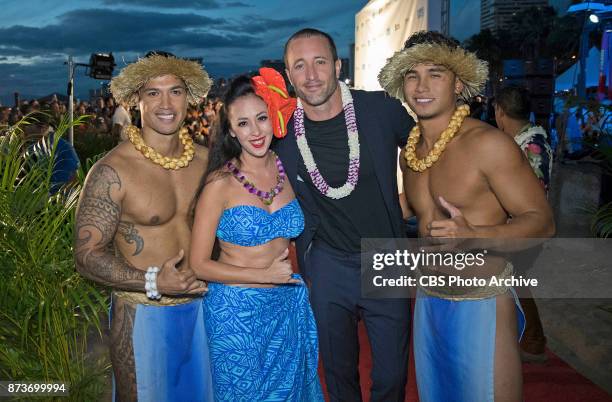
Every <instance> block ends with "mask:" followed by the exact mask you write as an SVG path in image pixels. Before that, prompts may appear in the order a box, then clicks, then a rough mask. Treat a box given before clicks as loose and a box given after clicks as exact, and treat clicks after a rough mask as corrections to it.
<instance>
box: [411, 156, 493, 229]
mask: <svg viewBox="0 0 612 402" xmlns="http://www.w3.org/2000/svg"><path fill="white" fill-rule="evenodd" d="M404 191H405V194H406V199H407V200H408V203H409V205H410V208H411V209H412V210H413V211H414V213H415V214H416V215H417V217H418V218H419V221H420V222H422V223H423V224H425V225H426V224H427V223H429V222H430V221H431V220H434V219H444V218H447V217H448V215H447V214H446V212H445V211H444V209H443V208H442V207H441V205H440V197H443V198H444V199H445V200H446V201H448V202H450V203H451V204H453V205H454V206H456V207H457V208H459V209H460V210H462V211H463V213H464V214H465V215H466V216H467V215H468V214H471V213H473V212H472V211H474V210H476V209H478V208H479V205H480V203H481V200H482V198H483V197H485V198H486V197H487V194H488V193H489V194H491V193H490V189H489V186H488V183H487V181H486V179H485V177H484V176H483V174H482V173H481V172H480V170H479V168H478V164H477V161H475V160H474V159H473V156H472V155H470V154H469V153H468V152H463V151H462V150H461V149H460V148H454V149H450V147H449V149H447V150H446V151H445V152H444V153H443V154H442V156H441V158H440V159H439V160H438V161H437V162H436V163H435V164H434V165H433V166H431V167H430V168H429V169H427V170H425V171H424V172H415V171H413V170H411V169H410V168H407V169H406V170H405V173H404ZM491 195H492V194H491Z"/></svg>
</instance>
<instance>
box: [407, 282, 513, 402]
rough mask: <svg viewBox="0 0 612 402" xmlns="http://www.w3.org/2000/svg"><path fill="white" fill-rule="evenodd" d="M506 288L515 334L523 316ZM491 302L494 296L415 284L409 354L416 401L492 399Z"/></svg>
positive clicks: (493, 312) (493, 316) (493, 306)
mask: <svg viewBox="0 0 612 402" xmlns="http://www.w3.org/2000/svg"><path fill="white" fill-rule="evenodd" d="M510 291H511V293H512V296H513V297H514V300H515V303H516V309H517V317H518V320H517V325H518V334H519V339H520V337H521V336H522V334H523V330H524V329H525V316H524V314H523V311H522V310H521V307H520V303H519V301H518V297H517V296H516V293H515V292H514V290H512V289H511V290H510ZM496 306H497V305H496V298H495V297H491V298H486V299H481V300H462V301H453V300H447V299H441V298H438V297H434V296H430V295H427V294H426V293H425V292H423V291H422V290H420V289H419V290H418V292H417V300H416V304H415V309H414V360H415V369H416V377H417V386H418V389H419V400H420V401H421V402H448V401H453V402H475V401H478V402H493V398H494V382H493V381H494V378H493V376H494V364H495V327H496V325H495V319H496V311H497V310H496V308H497V307H496ZM517 342H518V340H517Z"/></svg>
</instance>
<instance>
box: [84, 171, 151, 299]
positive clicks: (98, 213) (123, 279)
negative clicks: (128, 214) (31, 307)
mask: <svg viewBox="0 0 612 402" xmlns="http://www.w3.org/2000/svg"><path fill="white" fill-rule="evenodd" d="M120 189H121V179H120V178H119V175H118V174H117V172H116V171H115V169H113V168H112V167H111V166H109V165H104V164H102V165H98V166H95V167H94V168H93V170H92V171H91V172H90V176H89V177H88V179H87V182H86V183H85V187H84V188H83V192H82V194H81V199H80V201H79V207H78V209H77V213H76V229H75V261H76V267H77V270H78V271H79V272H80V273H81V274H82V275H83V276H85V277H86V278H89V279H91V280H93V281H95V282H98V283H101V284H103V285H106V286H110V287H113V288H118V289H127V290H142V289H144V284H145V277H144V275H145V272H144V271H141V270H139V269H137V268H135V267H134V266H133V265H131V264H130V263H129V262H128V261H126V260H125V258H122V257H121V256H119V257H117V256H115V254H114V253H113V251H112V250H113V247H111V246H112V242H113V238H114V236H115V233H116V232H117V230H118V229H119V232H120V233H122V234H123V236H124V237H125V238H126V241H127V242H128V243H131V242H136V253H135V254H134V255H136V254H137V253H139V252H140V250H141V249H142V238H141V237H140V236H139V235H138V232H137V231H135V230H133V231H130V230H127V231H125V230H123V231H121V229H120V226H121V224H122V222H121V221H120V217H121V205H120V204H119V203H118V202H117V201H116V200H114V199H113V198H112V196H111V190H120ZM125 223H127V222H124V224H125ZM124 227H128V228H129V226H125V225H124ZM131 229H133V227H132V228H131ZM139 242H140V243H139Z"/></svg>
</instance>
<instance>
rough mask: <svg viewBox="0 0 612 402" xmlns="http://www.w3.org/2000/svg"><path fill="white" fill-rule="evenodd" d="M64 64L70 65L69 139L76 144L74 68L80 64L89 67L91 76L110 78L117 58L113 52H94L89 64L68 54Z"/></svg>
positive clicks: (72, 143) (103, 78)
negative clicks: (80, 61)
mask: <svg viewBox="0 0 612 402" xmlns="http://www.w3.org/2000/svg"><path fill="white" fill-rule="evenodd" d="M64 64H67V65H68V94H67V95H68V115H69V119H70V127H68V141H70V144H71V145H74V127H73V122H74V70H76V68H77V67H78V66H81V67H87V68H89V76H90V77H91V78H95V79H102V80H110V79H111V77H112V75H113V68H114V67H115V59H114V58H113V54H112V53H109V54H104V53H94V54H92V55H91V58H90V59H89V64H84V63H75V62H74V61H73V60H72V56H70V55H69V56H68V61H67V62H65V63H64Z"/></svg>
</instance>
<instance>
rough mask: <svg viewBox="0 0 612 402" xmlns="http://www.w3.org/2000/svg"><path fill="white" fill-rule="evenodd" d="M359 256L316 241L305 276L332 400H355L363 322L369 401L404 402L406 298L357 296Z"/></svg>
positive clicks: (407, 332) (358, 395)
mask: <svg viewBox="0 0 612 402" xmlns="http://www.w3.org/2000/svg"><path fill="white" fill-rule="evenodd" d="M360 269H361V254H360V253H356V254H353V253H346V252H343V251H340V250H337V249H334V248H332V247H330V246H328V245H327V244H326V243H324V242H321V241H318V240H315V241H313V243H312V244H311V245H310V247H309V249H308V251H307V252H306V255H305V272H303V275H304V277H305V279H306V280H307V282H308V283H309V284H310V301H311V304H312V309H313V311H314V315H315V319H316V321H317V329H318V333H319V350H320V354H321V358H322V361H323V367H324V368H325V382H326V383H327V390H328V394H329V397H330V400H331V402H336V401H337V402H359V401H361V400H362V399H361V389H360V386H359V370H358V363H359V339H358V334H357V323H358V321H359V320H360V319H363V320H364V323H365V326H366V330H367V333H368V339H369V341H370V347H371V349H372V364H373V366H372V372H371V378H372V389H371V391H370V392H371V396H370V400H371V401H372V402H379V401H380V402H382V401H384V402H393V401H397V402H404V397H405V395H404V393H405V387H406V380H407V374H408V353H409V343H410V300H409V299H367V298H362V297H361V279H360Z"/></svg>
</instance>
